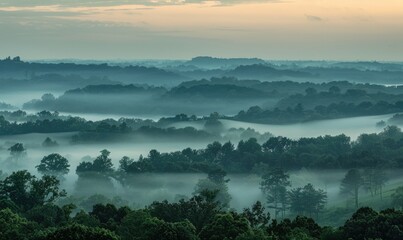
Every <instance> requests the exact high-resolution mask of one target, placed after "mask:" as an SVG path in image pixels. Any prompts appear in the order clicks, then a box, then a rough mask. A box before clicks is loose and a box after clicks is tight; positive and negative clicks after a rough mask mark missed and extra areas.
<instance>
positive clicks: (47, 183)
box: [0, 171, 66, 210]
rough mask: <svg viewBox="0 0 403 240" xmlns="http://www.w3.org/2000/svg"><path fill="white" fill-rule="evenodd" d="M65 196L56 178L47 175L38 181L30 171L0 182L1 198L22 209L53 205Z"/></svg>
mask: <svg viewBox="0 0 403 240" xmlns="http://www.w3.org/2000/svg"><path fill="white" fill-rule="evenodd" d="M65 195H66V192H65V191H64V190H60V189H59V180H58V179H57V178H56V177H54V176H47V175H45V176H43V177H42V178H40V179H38V178H36V177H35V176H33V175H31V174H30V173H29V172H28V171H18V172H13V173H12V174H11V175H10V176H8V177H7V178H5V179H4V180H2V181H0V197H1V198H3V199H7V200H10V201H12V202H13V203H14V204H15V205H16V206H17V207H18V208H20V209H25V210H29V209H32V208H33V207H35V206H42V205H44V204H47V203H53V202H54V201H56V200H57V199H58V198H60V197H63V196H65Z"/></svg>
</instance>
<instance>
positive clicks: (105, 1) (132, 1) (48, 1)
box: [0, 0, 278, 7]
mask: <svg viewBox="0 0 403 240" xmlns="http://www.w3.org/2000/svg"><path fill="white" fill-rule="evenodd" d="M269 2H278V0H115V1H113V0H59V1H53V0H39V1H32V0H18V1H16V0H3V1H1V3H0V7H11V6H14V7H30V6H38V5H42V6H48V5H60V6H66V7H77V6H87V7H92V6H119V5H144V6H164V5H181V4H202V3H214V4H216V5H233V4H244V3H269Z"/></svg>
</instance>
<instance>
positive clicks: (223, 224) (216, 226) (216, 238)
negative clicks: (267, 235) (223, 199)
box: [199, 213, 252, 240]
mask: <svg viewBox="0 0 403 240" xmlns="http://www.w3.org/2000/svg"><path fill="white" fill-rule="evenodd" d="M250 231H252V230H251V228H250V226H249V222H248V220H246V218H244V217H242V216H240V215H237V214H232V213H226V214H217V215H216V216H215V217H214V219H213V220H212V221H211V222H210V223H209V224H207V225H205V226H204V227H203V229H202V230H201V232H200V234H199V237H200V239H201V240H222V239H228V240H234V239H236V238H237V237H238V236H240V235H242V234H245V233H248V232H250Z"/></svg>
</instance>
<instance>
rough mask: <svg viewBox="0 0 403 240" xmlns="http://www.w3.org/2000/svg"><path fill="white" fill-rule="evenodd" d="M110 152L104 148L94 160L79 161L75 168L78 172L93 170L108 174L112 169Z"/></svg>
mask: <svg viewBox="0 0 403 240" xmlns="http://www.w3.org/2000/svg"><path fill="white" fill-rule="evenodd" d="M109 154H110V152H109V151H108V150H106V149H104V150H102V151H101V155H99V156H98V157H97V158H96V159H95V160H94V162H92V163H91V162H81V163H80V164H79V165H78V166H77V169H76V172H77V173H78V174H80V173H85V172H95V173H102V174H108V173H112V172H113V171H114V169H113V164H112V159H110V158H109Z"/></svg>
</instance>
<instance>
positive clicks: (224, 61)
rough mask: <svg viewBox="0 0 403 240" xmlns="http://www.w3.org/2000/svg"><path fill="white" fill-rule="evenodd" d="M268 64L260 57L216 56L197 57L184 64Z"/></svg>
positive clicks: (197, 65) (220, 65)
mask: <svg viewBox="0 0 403 240" xmlns="http://www.w3.org/2000/svg"><path fill="white" fill-rule="evenodd" d="M253 64H266V62H265V61H264V60H262V59H259V58H214V57H195V58H193V59H192V60H190V61H188V62H186V63H185V64H184V65H193V66H196V67H199V68H207V69H216V68H233V67H237V66H240V65H253Z"/></svg>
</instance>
